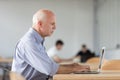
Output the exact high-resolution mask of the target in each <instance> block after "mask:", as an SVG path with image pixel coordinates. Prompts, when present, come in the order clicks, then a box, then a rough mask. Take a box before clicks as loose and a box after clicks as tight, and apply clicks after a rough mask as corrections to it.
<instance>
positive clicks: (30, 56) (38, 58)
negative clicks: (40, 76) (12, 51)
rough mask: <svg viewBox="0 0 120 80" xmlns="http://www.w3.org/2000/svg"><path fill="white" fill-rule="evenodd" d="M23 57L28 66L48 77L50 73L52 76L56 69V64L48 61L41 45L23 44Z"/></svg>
mask: <svg viewBox="0 0 120 80" xmlns="http://www.w3.org/2000/svg"><path fill="white" fill-rule="evenodd" d="M24 56H25V61H26V62H27V63H28V64H30V65H31V66H32V67H34V68H35V69H36V70H38V71H39V72H42V73H45V74H46V75H50V73H51V72H53V73H52V74H53V75H54V74H55V73H56V71H57V69H58V64H56V63H55V62H53V61H51V60H50V58H49V57H48V56H47V53H46V52H45V50H44V47H43V45H41V44H39V45H38V44H36V43H31V42H27V43H25V44H24ZM53 68H54V69H53Z"/></svg>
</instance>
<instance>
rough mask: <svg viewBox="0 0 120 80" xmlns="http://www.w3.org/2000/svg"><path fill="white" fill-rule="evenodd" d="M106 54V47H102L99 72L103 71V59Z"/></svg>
mask: <svg viewBox="0 0 120 80" xmlns="http://www.w3.org/2000/svg"><path fill="white" fill-rule="evenodd" d="M104 54H105V47H102V50H101V52H100V62H99V65H98V72H101V68H102V64H103V59H104Z"/></svg>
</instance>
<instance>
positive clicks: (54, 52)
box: [47, 40, 73, 63]
mask: <svg viewBox="0 0 120 80" xmlns="http://www.w3.org/2000/svg"><path fill="white" fill-rule="evenodd" d="M63 46H64V42H63V41H62V40H57V41H56V43H55V46H53V47H52V48H50V49H49V50H48V51H47V54H48V56H49V57H50V58H51V59H53V60H54V61H55V62H57V63H60V62H70V61H72V60H73V59H72V58H71V59H62V58H60V57H59V56H58V54H60V52H61V50H62V48H63Z"/></svg>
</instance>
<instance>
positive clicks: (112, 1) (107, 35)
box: [98, 0, 120, 49]
mask: <svg viewBox="0 0 120 80" xmlns="http://www.w3.org/2000/svg"><path fill="white" fill-rule="evenodd" d="M98 30H99V32H98V36H99V41H98V43H99V47H102V46H106V47H107V49H114V48H115V47H116V45H117V44H120V31H119V30H120V0H99V1H98Z"/></svg>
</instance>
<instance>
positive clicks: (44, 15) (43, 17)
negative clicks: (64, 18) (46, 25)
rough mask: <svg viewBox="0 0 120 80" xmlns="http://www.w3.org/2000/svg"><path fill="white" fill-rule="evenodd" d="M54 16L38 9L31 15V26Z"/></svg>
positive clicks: (49, 12) (47, 11)
mask: <svg viewBox="0 0 120 80" xmlns="http://www.w3.org/2000/svg"><path fill="white" fill-rule="evenodd" d="M51 16H54V13H53V12H52V11H50V10H46V9H40V10H39V11H37V12H36V13H35V14H34V15H33V25H35V24H37V22H39V21H45V20H46V19H47V18H49V17H51Z"/></svg>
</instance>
